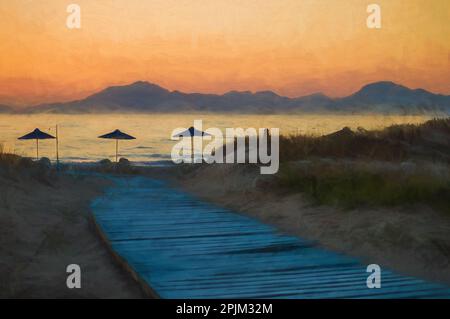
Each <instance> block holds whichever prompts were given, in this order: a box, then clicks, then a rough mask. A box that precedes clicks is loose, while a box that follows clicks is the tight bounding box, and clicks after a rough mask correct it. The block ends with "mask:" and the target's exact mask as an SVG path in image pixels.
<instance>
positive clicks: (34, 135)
mask: <svg viewBox="0 0 450 319" xmlns="http://www.w3.org/2000/svg"><path fill="white" fill-rule="evenodd" d="M54 138H55V137H54V136H51V135H50V134H47V133H44V132H42V131H41V130H40V129H38V128H37V129H35V130H34V131H33V132H30V133H28V134H26V135H24V136H21V137H19V138H18V139H19V140H36V160H38V159H39V140H48V139H54Z"/></svg>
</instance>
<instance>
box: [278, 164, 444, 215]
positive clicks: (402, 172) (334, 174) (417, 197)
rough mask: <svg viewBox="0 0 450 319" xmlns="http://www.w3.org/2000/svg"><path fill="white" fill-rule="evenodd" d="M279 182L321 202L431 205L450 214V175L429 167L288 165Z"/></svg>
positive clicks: (353, 204)
mask: <svg viewBox="0 0 450 319" xmlns="http://www.w3.org/2000/svg"><path fill="white" fill-rule="evenodd" d="M278 181H279V185H280V186H282V187H284V188H288V189H290V190H295V191H300V192H302V193H305V194H307V195H308V196H309V197H310V198H311V199H312V200H313V201H314V202H315V203H317V204H327V205H335V206H340V207H342V208H345V209H353V208H356V207H361V206H369V207H370V206H374V207H375V206H377V207H378V206H396V205H402V206H404V205H409V204H427V205H430V206H431V207H433V208H435V209H437V210H440V211H444V212H446V213H450V177H449V174H448V169H447V171H446V174H445V173H444V174H440V175H437V174H433V173H430V171H429V170H425V169H421V168H417V169H413V170H410V169H402V167H401V166H397V168H395V169H393V168H388V169H382V170H374V169H371V168H370V164H368V163H364V165H361V166H358V165H357V164H355V163H353V164H352V165H350V164H349V163H309V164H305V166H303V167H302V166H300V165H292V164H284V165H283V166H282V167H281V169H280V173H279V175H278Z"/></svg>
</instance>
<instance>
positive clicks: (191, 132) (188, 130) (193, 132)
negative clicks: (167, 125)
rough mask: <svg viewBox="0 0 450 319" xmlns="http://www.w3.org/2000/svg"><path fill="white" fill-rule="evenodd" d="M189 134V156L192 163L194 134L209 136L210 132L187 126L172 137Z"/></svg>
mask: <svg viewBox="0 0 450 319" xmlns="http://www.w3.org/2000/svg"><path fill="white" fill-rule="evenodd" d="M186 135H188V136H190V137H191V150H192V153H191V157H192V163H193V162H194V136H202V137H203V136H211V134H208V133H206V132H203V131H200V130H197V129H196V128H195V127H193V126H191V127H190V128H188V129H187V130H185V131H183V132H180V133H178V134H176V135H174V136H172V137H180V136H186Z"/></svg>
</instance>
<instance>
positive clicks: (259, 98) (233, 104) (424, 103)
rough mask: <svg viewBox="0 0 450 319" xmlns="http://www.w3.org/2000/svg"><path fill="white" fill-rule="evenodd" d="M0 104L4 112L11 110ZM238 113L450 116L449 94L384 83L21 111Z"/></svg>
mask: <svg viewBox="0 0 450 319" xmlns="http://www.w3.org/2000/svg"><path fill="white" fill-rule="evenodd" d="M10 110H11V109H10V108H8V107H7V106H0V112H2V111H3V112H8V111H10ZM197 111H198V112H239V113H292V112H295V113H297V112H310V113H312V112H319V113H325V112H328V113H329V112H332V113H335V112H338V113H396V114H423V113H430V112H431V113H435V114H436V113H440V114H446V115H448V114H450V96H449V95H442V94H434V93H431V92H428V91H426V90H423V89H410V88H407V87H405V86H402V85H399V84H396V83H393V82H388V81H383V82H375V83H371V84H368V85H366V86H364V87H362V88H361V89H360V90H359V91H357V92H355V93H354V94H352V95H349V96H346V97H342V98H330V97H328V96H326V95H324V94H321V93H317V94H312V95H307V96H302V97H296V98H289V97H285V96H280V95H278V94H276V93H274V92H272V91H260V92H256V93H252V92H250V91H230V92H228V93H225V94H222V95H219V94H202V93H184V92H179V91H169V90H167V89H165V88H163V87H160V86H158V85H156V84H152V83H149V82H144V81H138V82H135V83H132V84H129V85H123V86H111V87H108V88H106V89H104V90H102V91H100V92H98V93H95V94H92V95H90V96H88V97H86V98H84V99H81V100H76V101H71V102H64V103H51V104H41V105H36V106H32V107H27V108H25V109H22V110H21V111H20V112H21V113H41V112H50V113H106V112H134V113H135V112H197Z"/></svg>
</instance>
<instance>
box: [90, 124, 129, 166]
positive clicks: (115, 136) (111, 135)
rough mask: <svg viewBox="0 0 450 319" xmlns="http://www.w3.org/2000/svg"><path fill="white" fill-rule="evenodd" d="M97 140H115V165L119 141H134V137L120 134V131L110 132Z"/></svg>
mask: <svg viewBox="0 0 450 319" xmlns="http://www.w3.org/2000/svg"><path fill="white" fill-rule="evenodd" d="M98 138H109V139H114V140H116V163H117V153H118V151H119V140H134V139H136V138H135V137H133V136H131V135H128V134H126V133H123V132H121V131H120V130H115V131H112V132H111V133H108V134H105V135H101V136H99V137H98Z"/></svg>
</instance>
